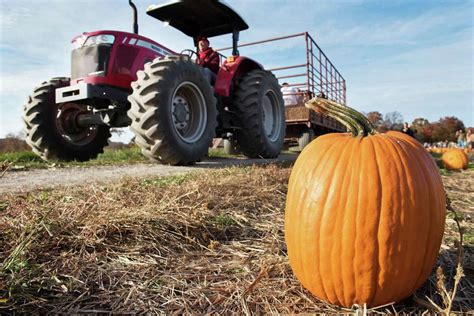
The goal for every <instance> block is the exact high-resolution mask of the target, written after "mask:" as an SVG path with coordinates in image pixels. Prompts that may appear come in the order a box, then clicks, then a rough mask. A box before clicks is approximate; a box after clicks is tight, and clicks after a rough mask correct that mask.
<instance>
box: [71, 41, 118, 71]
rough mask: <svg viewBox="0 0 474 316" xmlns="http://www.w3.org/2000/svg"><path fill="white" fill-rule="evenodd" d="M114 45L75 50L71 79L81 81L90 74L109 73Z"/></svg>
mask: <svg viewBox="0 0 474 316" xmlns="http://www.w3.org/2000/svg"><path fill="white" fill-rule="evenodd" d="M111 48H112V44H99V45H93V46H84V47H80V48H77V49H74V50H73V51H72V53H71V79H79V78H84V77H87V76H89V74H91V73H94V72H98V71H104V75H105V74H106V71H107V65H108V63H109V56H110V50H111Z"/></svg>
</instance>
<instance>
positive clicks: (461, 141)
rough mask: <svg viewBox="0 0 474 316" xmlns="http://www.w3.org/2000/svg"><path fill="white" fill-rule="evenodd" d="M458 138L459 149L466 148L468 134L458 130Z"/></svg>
mask: <svg viewBox="0 0 474 316" xmlns="http://www.w3.org/2000/svg"><path fill="white" fill-rule="evenodd" d="M456 137H457V140H458V147H459V148H464V146H466V134H465V133H464V131H463V130H462V129H460V130H458V131H457V132H456Z"/></svg>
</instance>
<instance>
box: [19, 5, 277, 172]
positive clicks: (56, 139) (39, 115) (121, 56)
mask: <svg viewBox="0 0 474 316" xmlns="http://www.w3.org/2000/svg"><path fill="white" fill-rule="evenodd" d="M129 4H130V5H131V6H132V8H133V10H134V33H126V32H119V31H96V32H89V33H84V34H82V35H80V36H77V37H75V38H74V39H73V40H72V43H73V44H74V45H75V47H76V48H75V49H74V50H73V51H72V63H71V64H72V66H71V78H53V79H51V80H49V81H45V82H43V83H42V84H41V85H40V86H39V87H37V88H36V89H35V90H34V92H33V94H32V95H31V96H30V97H29V101H28V103H27V104H26V105H25V108H24V116H23V117H24V121H25V124H26V138H27V142H28V144H29V145H30V146H31V147H32V148H33V151H34V152H35V153H37V154H38V155H40V156H41V157H42V158H43V159H45V160H47V159H51V158H55V159H62V160H80V161H84V160H88V159H92V158H95V157H96V156H97V155H98V154H99V153H101V152H102V151H103V148H104V147H105V146H106V145H107V140H108V138H109V137H110V131H109V130H110V128H112V127H126V126H130V129H131V130H132V132H133V133H134V134H135V142H136V144H137V145H138V146H140V147H141V149H142V153H143V154H144V155H145V156H147V157H149V158H150V159H152V160H154V161H160V162H162V163H166V164H172V165H187V164H192V163H194V162H196V161H199V160H200V159H201V158H203V156H205V155H206V154H207V152H208V148H209V145H210V144H211V142H212V139H213V138H214V137H216V136H217V137H222V138H229V139H230V140H231V142H232V144H233V145H234V146H235V147H236V149H238V150H239V151H240V152H242V153H243V154H244V155H246V156H247V157H254V158H257V157H261V158H273V157H276V156H278V154H279V153H280V150H281V148H282V146H283V141H284V135H285V111H284V103H283V98H282V94H281V91H280V86H279V84H278V81H277V79H276V78H275V77H274V76H273V74H272V73H271V72H270V71H267V70H265V69H263V67H262V66H261V65H260V64H259V63H258V62H256V61H254V60H252V59H250V58H247V57H243V56H240V55H239V52H238V50H237V43H238V38H239V32H240V31H242V30H245V29H247V28H248V25H247V24H246V23H245V21H244V20H243V19H242V18H241V17H240V16H239V15H238V14H237V13H236V12H235V11H234V10H232V9H231V8H230V7H229V6H227V5H226V4H224V3H221V2H219V1H215V0H214V1H213V0H181V1H171V2H169V3H166V4H164V5H158V6H150V7H149V8H148V10H147V14H148V15H150V16H152V17H154V18H157V19H159V20H161V21H163V22H165V23H167V24H169V25H171V26H173V27H175V28H177V29H179V30H180V31H182V32H183V33H185V34H186V35H188V36H190V37H192V38H193V39H194V44H195V46H196V49H194V50H185V51H183V52H181V54H177V53H175V52H174V51H172V50H171V49H169V48H167V47H165V46H163V45H161V44H159V43H157V42H155V41H153V40H150V39H148V38H146V37H143V36H140V35H138V24H137V9H136V7H135V5H134V4H133V3H132V2H131V1H130V0H129ZM223 34H232V39H233V40H232V46H233V49H232V55H231V56H229V57H227V58H225V57H224V56H221V65H220V68H219V71H218V74H217V77H216V80H215V83H214V84H213V85H212V84H211V83H210V82H209V80H208V79H206V77H205V76H204V74H203V69H202V68H201V66H198V65H197V64H196V63H195V62H194V61H193V60H192V57H193V55H194V54H195V52H196V51H197V38H198V37H199V36H205V37H213V36H218V35H223Z"/></svg>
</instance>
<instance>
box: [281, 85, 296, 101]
mask: <svg viewBox="0 0 474 316" xmlns="http://www.w3.org/2000/svg"><path fill="white" fill-rule="evenodd" d="M281 93H283V101H285V106H289V105H297V104H298V89H296V88H295V87H290V85H289V84H288V83H287V82H284V83H283V84H282V85H281Z"/></svg>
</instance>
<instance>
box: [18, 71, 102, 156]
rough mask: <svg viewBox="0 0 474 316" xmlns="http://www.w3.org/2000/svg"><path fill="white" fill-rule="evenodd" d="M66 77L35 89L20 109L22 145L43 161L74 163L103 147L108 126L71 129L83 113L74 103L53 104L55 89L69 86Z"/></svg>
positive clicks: (85, 108) (93, 154)
mask: <svg viewBox="0 0 474 316" xmlns="http://www.w3.org/2000/svg"><path fill="white" fill-rule="evenodd" d="M69 81H70V80H69V78H63V77H59V78H53V79H51V80H48V81H45V82H43V83H42V84H41V85H40V86H39V87H37V88H35V89H34V91H33V94H32V95H30V96H29V98H28V102H27V103H26V104H25V106H24V108H23V121H24V123H25V130H24V131H25V135H26V142H27V143H28V145H29V146H30V147H31V148H32V150H33V152H35V153H36V154H37V155H39V156H40V157H41V158H42V159H43V160H46V161H47V160H51V159H58V160H66V161H70V160H78V161H86V160H89V159H93V158H96V157H97V155H98V154H99V153H102V152H103V148H104V147H105V146H106V145H107V141H108V139H109V137H110V131H109V127H108V126H105V125H97V126H92V127H78V126H73V125H75V124H74V123H73V121H74V117H75V115H77V114H78V113H84V112H87V111H88V110H87V106H86V105H83V104H77V103H61V104H56V101H55V100H56V98H55V90H56V89H57V88H62V87H65V86H69Z"/></svg>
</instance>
